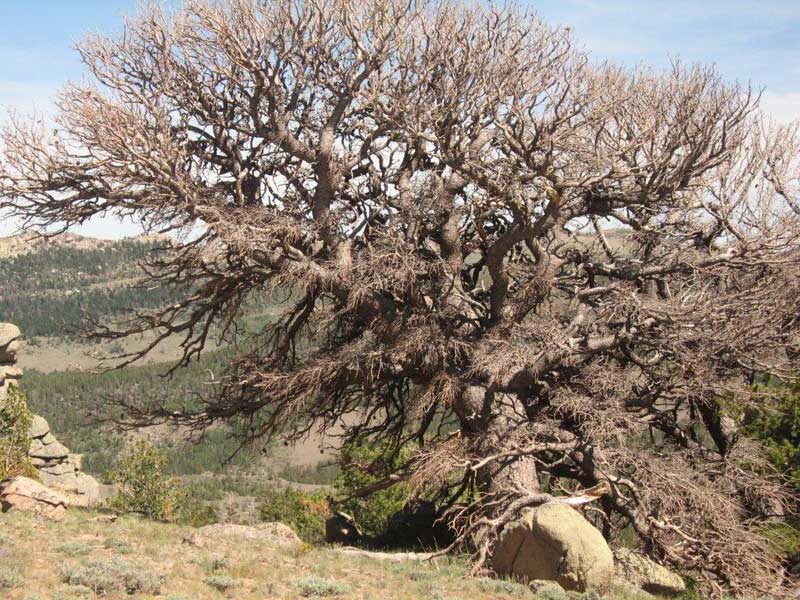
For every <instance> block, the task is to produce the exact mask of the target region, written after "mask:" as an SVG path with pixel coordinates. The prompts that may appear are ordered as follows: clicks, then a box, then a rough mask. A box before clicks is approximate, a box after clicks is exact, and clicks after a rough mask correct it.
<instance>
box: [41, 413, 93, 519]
mask: <svg viewBox="0 0 800 600" xmlns="http://www.w3.org/2000/svg"><path fill="white" fill-rule="evenodd" d="M31 438H32V439H31V447H30V450H29V451H28V456H30V459H31V463H32V464H33V466H34V467H36V468H37V469H38V470H39V476H40V477H41V479H42V483H44V484H45V485H47V486H49V487H51V488H54V489H57V490H59V491H62V492H64V493H65V494H67V498H68V502H69V504H70V506H81V507H90V506H94V505H95V504H97V503H98V502H100V501H101V500H103V499H104V498H105V496H106V494H105V490H104V486H101V485H100V484H99V483H98V482H97V480H96V479H95V478H94V477H92V476H90V475H87V474H86V473H83V472H81V466H82V460H83V456H82V455H81V454H72V453H71V452H70V451H69V448H67V447H66V446H64V445H63V444H61V443H60V442H59V441H58V440H57V439H56V438H55V437H54V436H53V434H52V433H51V432H50V426H49V425H48V423H47V421H46V420H45V419H43V418H42V417H40V416H38V415H37V416H35V417H34V419H33V424H32V425H31Z"/></svg>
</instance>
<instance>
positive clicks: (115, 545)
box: [103, 537, 133, 554]
mask: <svg viewBox="0 0 800 600" xmlns="http://www.w3.org/2000/svg"><path fill="white" fill-rule="evenodd" d="M103 548H106V549H108V550H113V551H114V552H115V553H117V554H131V553H132V552H133V544H131V543H130V542H129V541H128V540H123V539H121V538H114V537H111V538H106V540H105V542H103Z"/></svg>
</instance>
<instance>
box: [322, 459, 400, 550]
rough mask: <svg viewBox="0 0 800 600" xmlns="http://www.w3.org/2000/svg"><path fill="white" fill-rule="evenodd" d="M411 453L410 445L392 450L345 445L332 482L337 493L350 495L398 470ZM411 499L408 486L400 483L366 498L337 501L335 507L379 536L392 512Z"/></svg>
mask: <svg viewBox="0 0 800 600" xmlns="http://www.w3.org/2000/svg"><path fill="white" fill-rule="evenodd" d="M412 452H413V448H412V447H410V446H407V447H405V448H402V449H401V450H400V451H399V452H391V451H390V449H389V448H388V447H387V446H384V445H381V444H372V445H370V444H363V445H355V444H348V445H345V446H344V447H343V448H342V452H341V458H340V461H339V464H340V466H341V471H340V472H339V475H338V476H337V477H336V480H335V481H334V484H333V485H334V490H335V495H336V496H337V497H340V498H342V497H347V496H349V495H350V494H351V493H352V492H353V491H355V490H357V489H360V488H363V487H366V486H368V485H370V484H373V483H375V482H377V481H380V480H382V479H384V478H385V477H386V476H388V475H390V474H392V473H394V472H396V471H397V470H398V468H399V467H400V466H401V465H402V464H403V463H405V462H406V461H407V460H408V458H409V457H410V455H411V453H412ZM410 498H411V491H410V489H409V488H408V486H407V485H404V484H402V483H398V484H395V485H393V486H392V487H390V488H387V489H385V490H379V491H377V492H374V493H372V494H370V495H369V496H367V497H366V498H351V499H349V500H345V501H342V502H336V503H335V506H334V508H336V510H341V511H343V512H346V513H348V514H350V515H351V516H352V517H353V519H355V522H356V523H357V524H358V526H359V527H360V528H361V529H362V531H363V532H364V533H366V534H367V535H379V534H381V533H383V532H384V531H386V528H387V526H388V525H389V520H390V519H391V517H392V515H394V514H395V513H397V512H398V511H400V510H402V508H403V506H405V504H406V503H407V502H408V501H409V500H410Z"/></svg>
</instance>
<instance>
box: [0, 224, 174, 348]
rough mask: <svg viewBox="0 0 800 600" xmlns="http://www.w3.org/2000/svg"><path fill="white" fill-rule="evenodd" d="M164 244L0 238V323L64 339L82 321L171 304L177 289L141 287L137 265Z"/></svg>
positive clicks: (146, 239) (65, 237) (152, 239)
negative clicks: (7, 323)
mask: <svg viewBox="0 0 800 600" xmlns="http://www.w3.org/2000/svg"><path fill="white" fill-rule="evenodd" d="M164 242H165V238H158V237H152V236H148V237H137V238H128V239H123V240H98V239H93V238H87V237H82V236H78V235H73V234H62V235H59V236H56V237H53V238H40V237H36V236H33V235H29V234H23V235H17V236H12V237H6V238H0V282H2V283H1V284H0V322H2V321H8V322H12V323H16V324H17V325H19V327H20V328H21V329H22V331H23V332H24V333H25V335H26V336H27V337H28V338H37V337H56V338H58V337H69V336H71V335H72V334H74V333H75V332H76V331H77V330H78V329H79V328H80V326H81V324H82V323H84V322H85V321H86V320H87V319H89V320H99V319H101V318H104V317H109V316H111V315H117V314H121V313H122V312H124V311H126V310H129V309H137V308H156V307H159V306H162V305H164V304H166V303H168V302H173V301H174V300H175V299H176V298H177V297H178V295H179V290H177V289H174V288H169V287H164V286H158V287H156V288H152V287H145V286H142V285H141V284H140V276H141V270H140V268H139V266H138V265H139V263H141V262H142V261H143V260H144V259H145V258H146V257H147V255H148V254H150V253H152V252H157V251H158V249H159V248H163V246H164Z"/></svg>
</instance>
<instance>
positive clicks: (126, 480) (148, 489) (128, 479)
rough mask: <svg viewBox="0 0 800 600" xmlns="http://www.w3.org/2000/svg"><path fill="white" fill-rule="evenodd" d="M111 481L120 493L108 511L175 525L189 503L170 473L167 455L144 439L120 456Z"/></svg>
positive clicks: (183, 491)
mask: <svg viewBox="0 0 800 600" xmlns="http://www.w3.org/2000/svg"><path fill="white" fill-rule="evenodd" d="M109 479H110V480H111V482H112V483H114V484H116V486H117V489H118V493H117V495H116V496H114V497H113V498H111V499H110V500H109V501H108V508H110V509H111V510H115V511H117V512H121V513H139V514H142V515H144V516H145V517H148V518H150V519H154V520H156V521H167V522H174V521H177V520H178V519H179V517H180V515H181V512H182V511H183V510H184V507H185V506H186V504H187V502H186V500H187V497H186V491H185V490H184V488H183V486H182V485H181V484H180V482H179V481H178V479H177V478H175V477H172V476H171V475H169V474H168V472H167V458H166V456H165V455H164V454H163V453H162V452H161V451H160V450H159V449H158V448H156V447H155V446H153V445H152V444H151V443H150V442H147V441H145V440H137V441H136V442H135V443H134V444H133V445H132V446H130V447H129V448H128V449H127V450H126V451H125V452H123V453H122V454H121V455H120V456H119V458H118V459H117V465H116V468H115V469H113V470H112V471H111V472H110V473H109Z"/></svg>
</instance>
